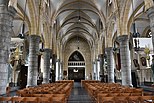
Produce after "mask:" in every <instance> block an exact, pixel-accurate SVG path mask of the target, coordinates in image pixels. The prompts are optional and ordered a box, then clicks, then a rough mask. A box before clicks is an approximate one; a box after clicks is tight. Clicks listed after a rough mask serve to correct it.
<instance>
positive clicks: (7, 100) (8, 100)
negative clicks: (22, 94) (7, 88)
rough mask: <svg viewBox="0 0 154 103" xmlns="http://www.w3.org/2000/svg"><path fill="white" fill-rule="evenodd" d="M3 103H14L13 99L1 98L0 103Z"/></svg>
mask: <svg viewBox="0 0 154 103" xmlns="http://www.w3.org/2000/svg"><path fill="white" fill-rule="evenodd" d="M3 102H6V103H9V102H12V97H0V103H3Z"/></svg>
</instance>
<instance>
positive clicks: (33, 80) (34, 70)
mask: <svg viewBox="0 0 154 103" xmlns="http://www.w3.org/2000/svg"><path fill="white" fill-rule="evenodd" d="M29 42H30V43H29V59H28V77H27V87H30V86H36V85H37V76H38V53H39V42H40V36H38V35H30V37H29Z"/></svg>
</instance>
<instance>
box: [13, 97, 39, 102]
mask: <svg viewBox="0 0 154 103" xmlns="http://www.w3.org/2000/svg"><path fill="white" fill-rule="evenodd" d="M12 101H13V103H16V102H19V103H20V102H22V103H37V102H38V98H37V97H12Z"/></svg>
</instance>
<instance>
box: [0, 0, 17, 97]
mask: <svg viewBox="0 0 154 103" xmlns="http://www.w3.org/2000/svg"><path fill="white" fill-rule="evenodd" d="M8 1H9V0H0V95H1V94H5V93H6V91H5V90H6V89H5V88H6V86H7V83H8V58H9V51H10V42H11V34H12V23H13V18H14V16H15V14H16V12H17V11H16V10H15V8H13V7H11V6H9V7H8Z"/></svg>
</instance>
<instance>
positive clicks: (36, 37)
mask: <svg viewBox="0 0 154 103" xmlns="http://www.w3.org/2000/svg"><path fill="white" fill-rule="evenodd" d="M29 37H30V38H31V39H35V40H37V41H40V40H41V37H40V36H39V35H30V36H29Z"/></svg>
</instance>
